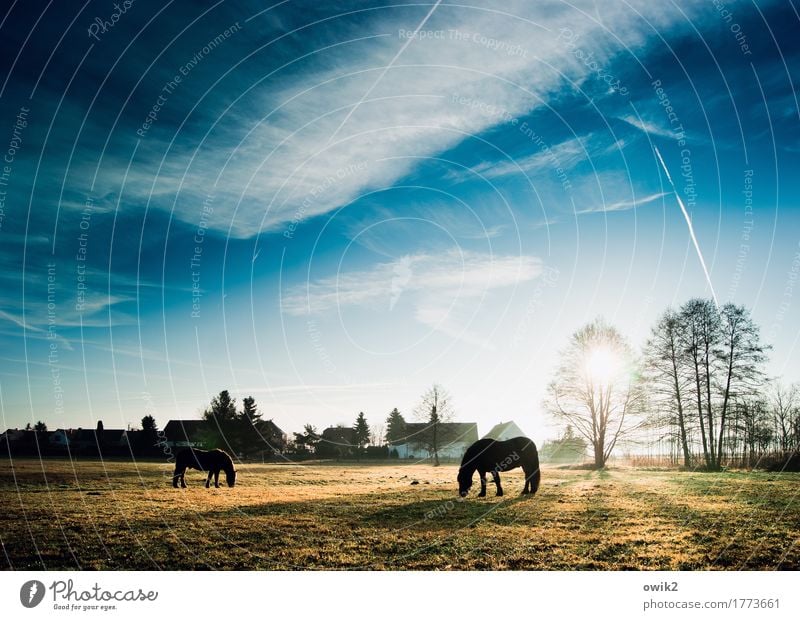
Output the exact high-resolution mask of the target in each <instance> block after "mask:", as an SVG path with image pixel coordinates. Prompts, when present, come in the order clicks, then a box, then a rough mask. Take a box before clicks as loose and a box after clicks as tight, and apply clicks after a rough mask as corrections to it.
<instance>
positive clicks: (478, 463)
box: [458, 437, 542, 497]
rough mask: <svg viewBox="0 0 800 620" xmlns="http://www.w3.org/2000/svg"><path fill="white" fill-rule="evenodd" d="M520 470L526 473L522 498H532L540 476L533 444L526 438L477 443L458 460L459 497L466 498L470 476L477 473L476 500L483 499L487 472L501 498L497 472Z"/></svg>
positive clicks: (470, 482)
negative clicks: (478, 485) (479, 483)
mask: <svg viewBox="0 0 800 620" xmlns="http://www.w3.org/2000/svg"><path fill="white" fill-rule="evenodd" d="M517 467H522V471H524V472H525V488H524V489H523V490H522V494H523V495H527V494H528V493H530V494H531V495H533V494H535V493H536V491H537V490H538V489H539V482H540V481H541V479H542V475H541V473H540V472H539V453H538V452H537V450H536V444H535V443H533V442H532V441H531V440H530V439H528V438H527V437H514V438H513V439H509V440H507V441H495V440H494V439H479V440H478V441H476V442H475V443H474V444H472V445H471V446H470V447H469V448H467V451H466V452H465V453H464V458H463V459H461V468H460V469H459V470H458V493H459V495H461V497H466V496H467V493H468V492H469V489H470V487H471V486H472V475H473V474H474V473H475V471H476V470H477V472H478V475H480V478H481V492H480V493H479V494H478V497H486V472H491V474H492V478H493V480H494V483H495V484H496V485H497V494H498V495H502V494H503V487H501V486H500V472H501V471H509V470H511V469H515V468H517Z"/></svg>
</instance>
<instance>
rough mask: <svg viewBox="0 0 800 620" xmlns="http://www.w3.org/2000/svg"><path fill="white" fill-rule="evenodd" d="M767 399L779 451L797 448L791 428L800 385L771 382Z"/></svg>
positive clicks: (798, 402)
mask: <svg viewBox="0 0 800 620" xmlns="http://www.w3.org/2000/svg"><path fill="white" fill-rule="evenodd" d="M769 400H770V409H771V412H772V419H773V422H774V425H775V434H776V435H777V438H778V446H779V448H780V451H781V452H783V453H786V452H789V451H790V450H793V449H797V445H796V444H795V441H794V439H795V438H794V433H793V430H794V427H795V425H796V420H797V418H798V409H799V408H800V387H798V385H797V383H792V384H791V385H786V384H784V383H783V382H781V381H776V382H775V383H773V384H772V389H771V390H770V395H769Z"/></svg>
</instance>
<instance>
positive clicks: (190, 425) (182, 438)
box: [164, 420, 208, 449]
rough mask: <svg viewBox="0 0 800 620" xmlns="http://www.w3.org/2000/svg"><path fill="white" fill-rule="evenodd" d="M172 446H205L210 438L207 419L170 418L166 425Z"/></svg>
mask: <svg viewBox="0 0 800 620" xmlns="http://www.w3.org/2000/svg"><path fill="white" fill-rule="evenodd" d="M164 437H165V438H166V440H165V443H166V445H167V446H169V447H170V448H201V449H202V448H204V447H205V445H206V442H207V440H208V439H207V438H208V430H207V426H206V422H205V420H170V421H169V422H167V425H166V426H165V427H164Z"/></svg>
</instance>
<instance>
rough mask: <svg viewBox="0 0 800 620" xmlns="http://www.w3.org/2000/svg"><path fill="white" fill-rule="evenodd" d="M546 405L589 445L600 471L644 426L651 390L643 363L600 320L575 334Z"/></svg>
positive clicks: (550, 389)
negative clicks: (647, 391)
mask: <svg viewBox="0 0 800 620" xmlns="http://www.w3.org/2000/svg"><path fill="white" fill-rule="evenodd" d="M545 407H546V408H547V410H548V411H549V412H550V414H551V415H552V416H553V417H554V418H555V419H556V420H559V421H560V422H563V423H564V424H565V425H567V424H569V425H571V426H572V427H573V428H574V429H575V430H576V431H577V432H578V434H580V435H581V436H583V437H584V438H585V439H586V440H587V441H588V442H589V444H590V445H591V446H592V449H593V451H594V464H595V466H596V467H597V468H598V469H599V468H602V467H604V466H605V464H606V462H607V461H608V459H609V457H610V456H611V454H612V452H613V451H614V448H615V447H616V445H617V443H618V442H619V441H620V440H622V439H624V438H625V437H630V436H631V435H632V434H633V433H634V432H635V431H636V430H637V429H639V428H640V427H641V426H642V424H643V413H644V408H645V392H644V390H643V389H642V382H641V376H640V373H639V371H638V364H637V361H636V359H635V357H634V355H633V352H632V350H631V348H630V346H629V345H628V343H627V342H626V341H625V339H624V338H623V337H622V335H621V334H620V333H619V332H618V331H617V330H616V329H615V328H614V327H612V326H610V325H608V324H606V323H605V322H604V321H602V320H599V319H598V320H596V321H594V322H593V323H590V324H588V325H586V326H584V327H582V328H581V329H579V330H578V331H577V332H575V333H574V334H573V335H572V337H571V338H570V341H569V344H568V345H567V347H566V349H565V350H564V351H562V353H561V362H560V364H559V366H558V368H557V370H556V375H555V379H554V380H553V381H552V382H551V383H550V385H549V387H548V396H547V400H546V401H545Z"/></svg>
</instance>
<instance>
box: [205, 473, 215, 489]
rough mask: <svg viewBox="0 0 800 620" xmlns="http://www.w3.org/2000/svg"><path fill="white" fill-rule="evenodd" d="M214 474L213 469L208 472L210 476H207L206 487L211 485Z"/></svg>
mask: <svg viewBox="0 0 800 620" xmlns="http://www.w3.org/2000/svg"><path fill="white" fill-rule="evenodd" d="M213 475H214V472H213V471H210V472H208V478H206V488H208V487H210V486H211V476H213Z"/></svg>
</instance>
